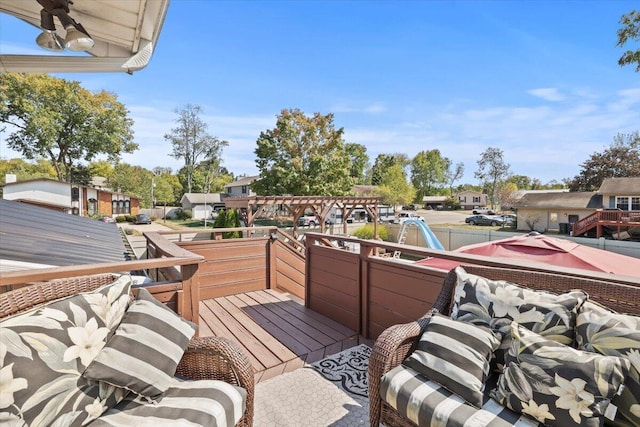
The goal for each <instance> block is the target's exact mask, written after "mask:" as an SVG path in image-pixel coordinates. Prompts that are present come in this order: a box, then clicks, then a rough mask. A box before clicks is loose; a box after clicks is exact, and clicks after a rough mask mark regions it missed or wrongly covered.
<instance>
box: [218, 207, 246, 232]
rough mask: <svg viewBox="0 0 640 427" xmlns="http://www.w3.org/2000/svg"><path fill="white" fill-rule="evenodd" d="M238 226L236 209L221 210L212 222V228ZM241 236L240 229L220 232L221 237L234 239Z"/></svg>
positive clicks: (238, 220) (238, 217)
mask: <svg viewBox="0 0 640 427" xmlns="http://www.w3.org/2000/svg"><path fill="white" fill-rule="evenodd" d="M236 227H240V215H239V214H238V211H237V210H236V209H229V210H224V209H223V210H221V211H220V212H218V217H217V218H216V220H215V221H214V222H213V228H236ZM240 237H242V232H241V231H227V232H224V233H222V238H223V239H236V238H240Z"/></svg>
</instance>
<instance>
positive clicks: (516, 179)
mask: <svg viewBox="0 0 640 427" xmlns="http://www.w3.org/2000/svg"><path fill="white" fill-rule="evenodd" d="M505 182H507V183H511V184H514V185H515V186H516V188H517V189H518V190H531V178H530V177H528V176H526V175H511V176H510V177H509V178H507V179H506V180H505Z"/></svg>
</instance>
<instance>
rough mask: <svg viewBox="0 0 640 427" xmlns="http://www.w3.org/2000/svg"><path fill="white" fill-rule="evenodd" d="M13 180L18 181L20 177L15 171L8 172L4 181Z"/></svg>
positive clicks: (9, 182)
mask: <svg viewBox="0 0 640 427" xmlns="http://www.w3.org/2000/svg"><path fill="white" fill-rule="evenodd" d="M13 182H18V177H17V176H16V174H15V173H8V174H6V175H5V176H4V183H5V184H11V183H13Z"/></svg>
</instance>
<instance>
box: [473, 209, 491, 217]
mask: <svg viewBox="0 0 640 427" xmlns="http://www.w3.org/2000/svg"><path fill="white" fill-rule="evenodd" d="M471 213H472V214H474V215H495V214H496V211H494V210H493V209H489V208H473V210H472V211H471Z"/></svg>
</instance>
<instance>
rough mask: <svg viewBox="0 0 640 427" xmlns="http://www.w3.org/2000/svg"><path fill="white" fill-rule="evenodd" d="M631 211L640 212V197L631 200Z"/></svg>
mask: <svg viewBox="0 0 640 427" xmlns="http://www.w3.org/2000/svg"><path fill="white" fill-rule="evenodd" d="M631 210H632V211H640V197H632V198H631Z"/></svg>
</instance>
